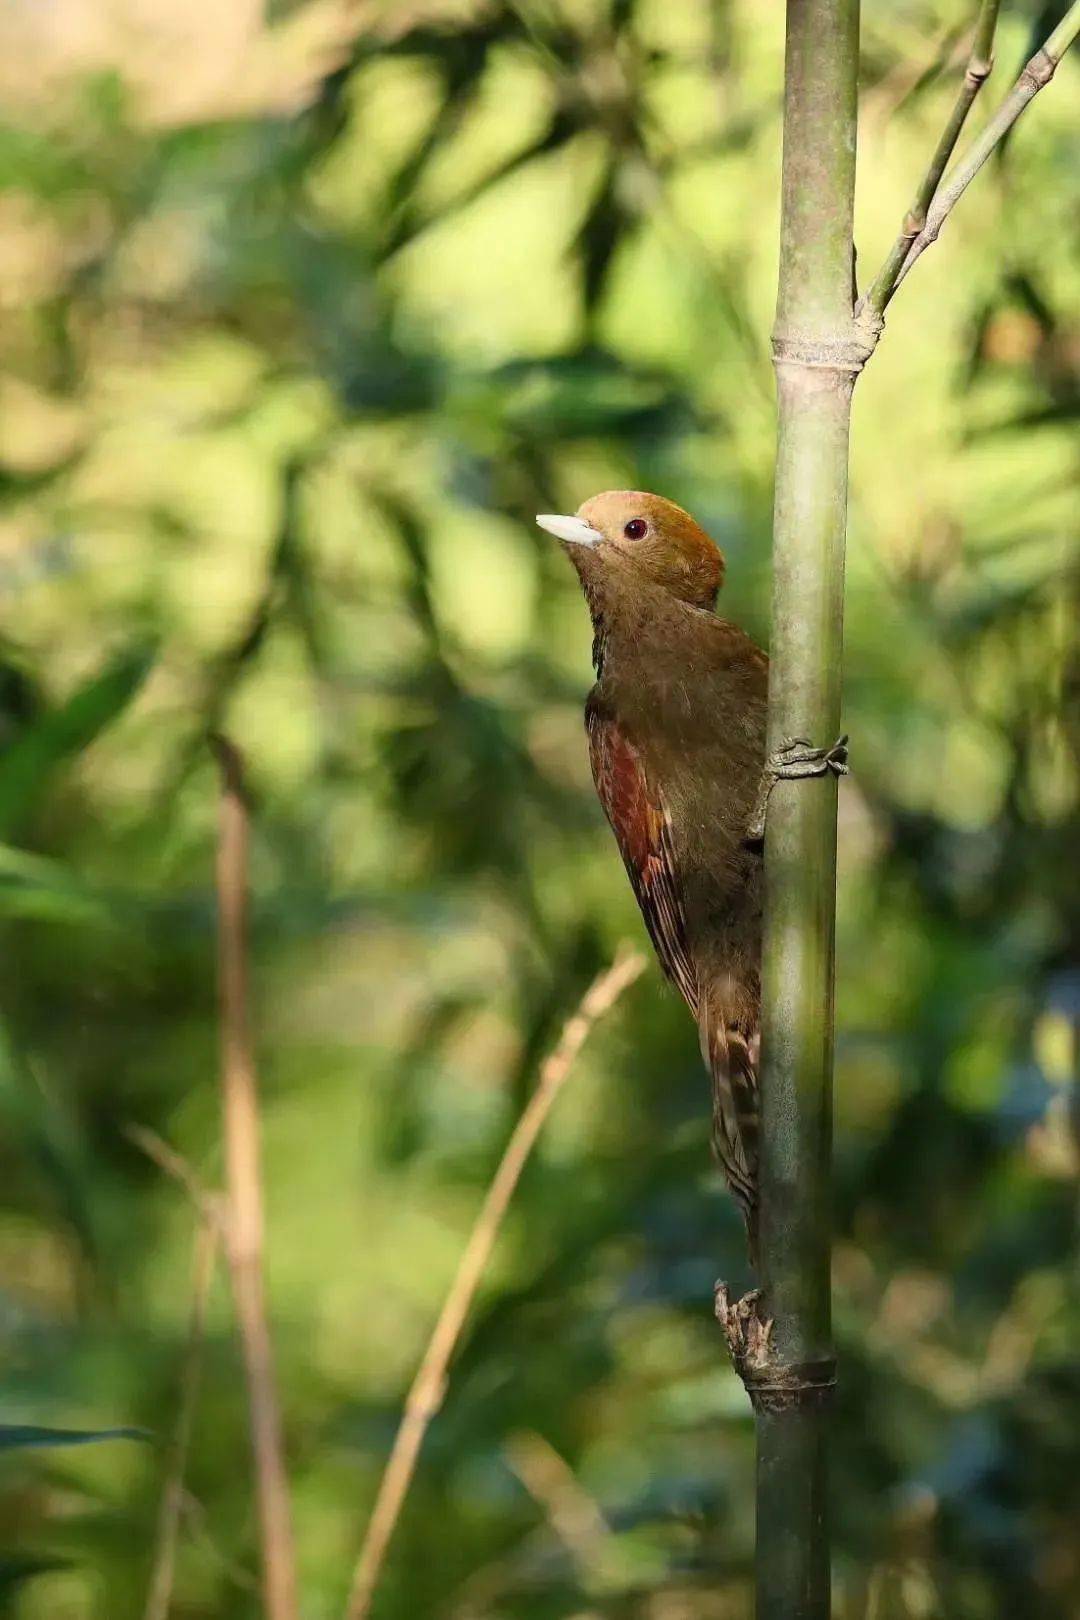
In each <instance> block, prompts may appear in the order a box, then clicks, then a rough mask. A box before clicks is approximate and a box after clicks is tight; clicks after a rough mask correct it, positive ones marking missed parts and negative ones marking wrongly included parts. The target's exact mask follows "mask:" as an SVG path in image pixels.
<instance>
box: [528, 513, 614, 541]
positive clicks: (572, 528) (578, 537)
mask: <svg viewBox="0 0 1080 1620" xmlns="http://www.w3.org/2000/svg"><path fill="white" fill-rule="evenodd" d="M536 521H537V523H538V524H539V525H540V527H541V528H542V529H546V530H547V532H548V534H553V535H554V536H555V538H556V539H557V540H568V541H569V542H570V544H571V545H572V546H595V545H598V544H599V543H600V541H601V540H602V539H603V538H604V537H603V535H602V534H601V533H600V530H599V529H594V528H593V527H592V525H591V524H588V523H585V522H584V521H583V520H582V519H581V518H577V517H560V516H559V515H558V513H556V512H538V513H537V514H536Z"/></svg>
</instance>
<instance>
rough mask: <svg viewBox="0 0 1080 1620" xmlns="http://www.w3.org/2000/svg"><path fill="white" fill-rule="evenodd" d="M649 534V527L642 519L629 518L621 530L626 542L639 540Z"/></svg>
mask: <svg viewBox="0 0 1080 1620" xmlns="http://www.w3.org/2000/svg"><path fill="white" fill-rule="evenodd" d="M648 532H649V525H648V524H647V523H646V521H645V519H644V518H631V519H630V521H629V523H628V524H627V525H626V527H625V529H624V530H623V534H625V536H626V538H627V539H628V540H641V539H643V538H644V537H645V535H646V534H648Z"/></svg>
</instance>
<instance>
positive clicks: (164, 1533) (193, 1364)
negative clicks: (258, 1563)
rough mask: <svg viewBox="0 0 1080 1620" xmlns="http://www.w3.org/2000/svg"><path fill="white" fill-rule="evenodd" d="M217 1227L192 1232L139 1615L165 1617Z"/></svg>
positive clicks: (204, 1225)
mask: <svg viewBox="0 0 1080 1620" xmlns="http://www.w3.org/2000/svg"><path fill="white" fill-rule="evenodd" d="M220 1242H221V1230H220V1227H219V1226H218V1225H217V1223H216V1222H215V1221H213V1220H211V1219H204V1220H202V1221H201V1222H200V1225H199V1229H198V1231H197V1233H196V1235H195V1254H194V1261H193V1265H192V1280H191V1309H190V1315H189V1318H188V1334H187V1347H186V1350H185V1353H184V1362H183V1367H182V1370H181V1374H180V1402H179V1412H178V1416H177V1420H176V1430H175V1433H174V1435H173V1440H172V1448H171V1455H170V1458H169V1466H168V1471H167V1473H166V1476H165V1488H164V1490H163V1491H162V1493H161V1507H160V1510H159V1512H158V1529H157V1541H156V1545H155V1548H154V1561H153V1565H152V1567H151V1571H150V1584H149V1587H148V1588H147V1594H146V1606H145V1608H144V1609H143V1620H168V1614H169V1609H170V1607H171V1605H172V1593H173V1579H174V1575H175V1572H176V1547H177V1542H178V1540H179V1535H180V1520H181V1516H182V1514H183V1511H184V1498H185V1493H184V1471H185V1469H186V1467H187V1458H188V1451H189V1449H190V1445H191V1431H192V1428H193V1426H194V1422H195V1407H196V1402H197V1400H198V1395H199V1375H200V1372H201V1370H202V1350H203V1339H204V1337H205V1333H206V1306H207V1301H208V1299H209V1297H210V1287H211V1284H212V1282H213V1280H214V1268H215V1266H216V1264H217V1257H218V1249H219V1246H220Z"/></svg>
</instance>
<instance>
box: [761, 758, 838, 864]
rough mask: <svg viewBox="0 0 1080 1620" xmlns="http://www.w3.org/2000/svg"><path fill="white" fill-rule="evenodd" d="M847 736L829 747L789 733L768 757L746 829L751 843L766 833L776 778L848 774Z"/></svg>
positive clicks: (780, 779) (789, 779) (796, 778)
mask: <svg viewBox="0 0 1080 1620" xmlns="http://www.w3.org/2000/svg"><path fill="white" fill-rule="evenodd" d="M848 774H849V766H848V739H847V733H846V732H845V733H844V735H843V736H842V737H837V739H836V741H835V742H834V743H833V744H832V745H831V746H830V747H828V748H815V747H814V746H813V745H812V743H811V742H810V739H809V738H808V737H789V738H788V739H787V740H786V741H785V742H783V743H781V745H780V747H779V748H778V749H776V751H775V753H772V754H770V755H769V757H768V759H767V760H766V761H765V769H764V770H763V771H762V773H761V782H760V785H759V787H758V793H757V798H756V800H755V801H754V809H753V813H752V815H751V817H750V823H749V826H748V827H747V830H746V839H747V842H748V843H752V844H760V843H761V841H762V839H763V838H764V837H765V818H766V815H767V813H768V809H769V796H770V794H771V793H772V790H773V788H774V787H775V786H776V784H777V782H792V781H799V780H800V779H801V778H803V777H807V776H847V775H848Z"/></svg>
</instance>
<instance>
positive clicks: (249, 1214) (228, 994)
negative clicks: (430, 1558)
mask: <svg viewBox="0 0 1080 1620" xmlns="http://www.w3.org/2000/svg"><path fill="white" fill-rule="evenodd" d="M214 750H215V753H216V755H217V759H218V764H219V767H220V770H221V799H220V810H219V820H218V844H217V861H216V877H217V898H218V994H219V1002H220V1031H221V1088H222V1115H223V1124H224V1136H225V1185H226V1192H225V1198H226V1251H227V1255H228V1261H229V1273H230V1278H231V1281H232V1291H233V1301H234V1306H235V1309H236V1318H237V1327H238V1331H239V1335H240V1350H241V1356H242V1358H243V1363H244V1376H245V1380H246V1384H247V1395H248V1411H249V1419H250V1425H251V1449H252V1456H253V1460H254V1467H255V1496H256V1502H257V1506H258V1515H259V1533H260V1545H261V1556H262V1590H263V1603H264V1606H265V1609H266V1616H267V1620H297V1615H298V1609H297V1596H296V1555H295V1549H294V1542H293V1530H292V1512H291V1508H290V1503H289V1482H288V1476H287V1474H286V1470H285V1447H284V1439H283V1433H282V1421H281V1407H280V1403H279V1400H278V1393H277V1382H276V1378H275V1373H274V1356H273V1346H272V1343H271V1338H270V1326H269V1321H268V1318H267V1312H266V1290H265V1284H264V1280H263V1198H262V1177H261V1172H260V1168H259V1100H258V1086H257V1082H256V1073H255V1056H254V1052H253V1050H252V1043H251V1034H250V1029H249V1024H248V843H249V826H248V824H249V812H248V803H247V795H246V792H245V789H244V776H243V762H242V760H241V757H240V754H239V752H238V751H237V749H236V748H234V747H233V745H232V744H231V743H230V742H228V741H227V740H226V739H225V738H224V737H215V739H214Z"/></svg>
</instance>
